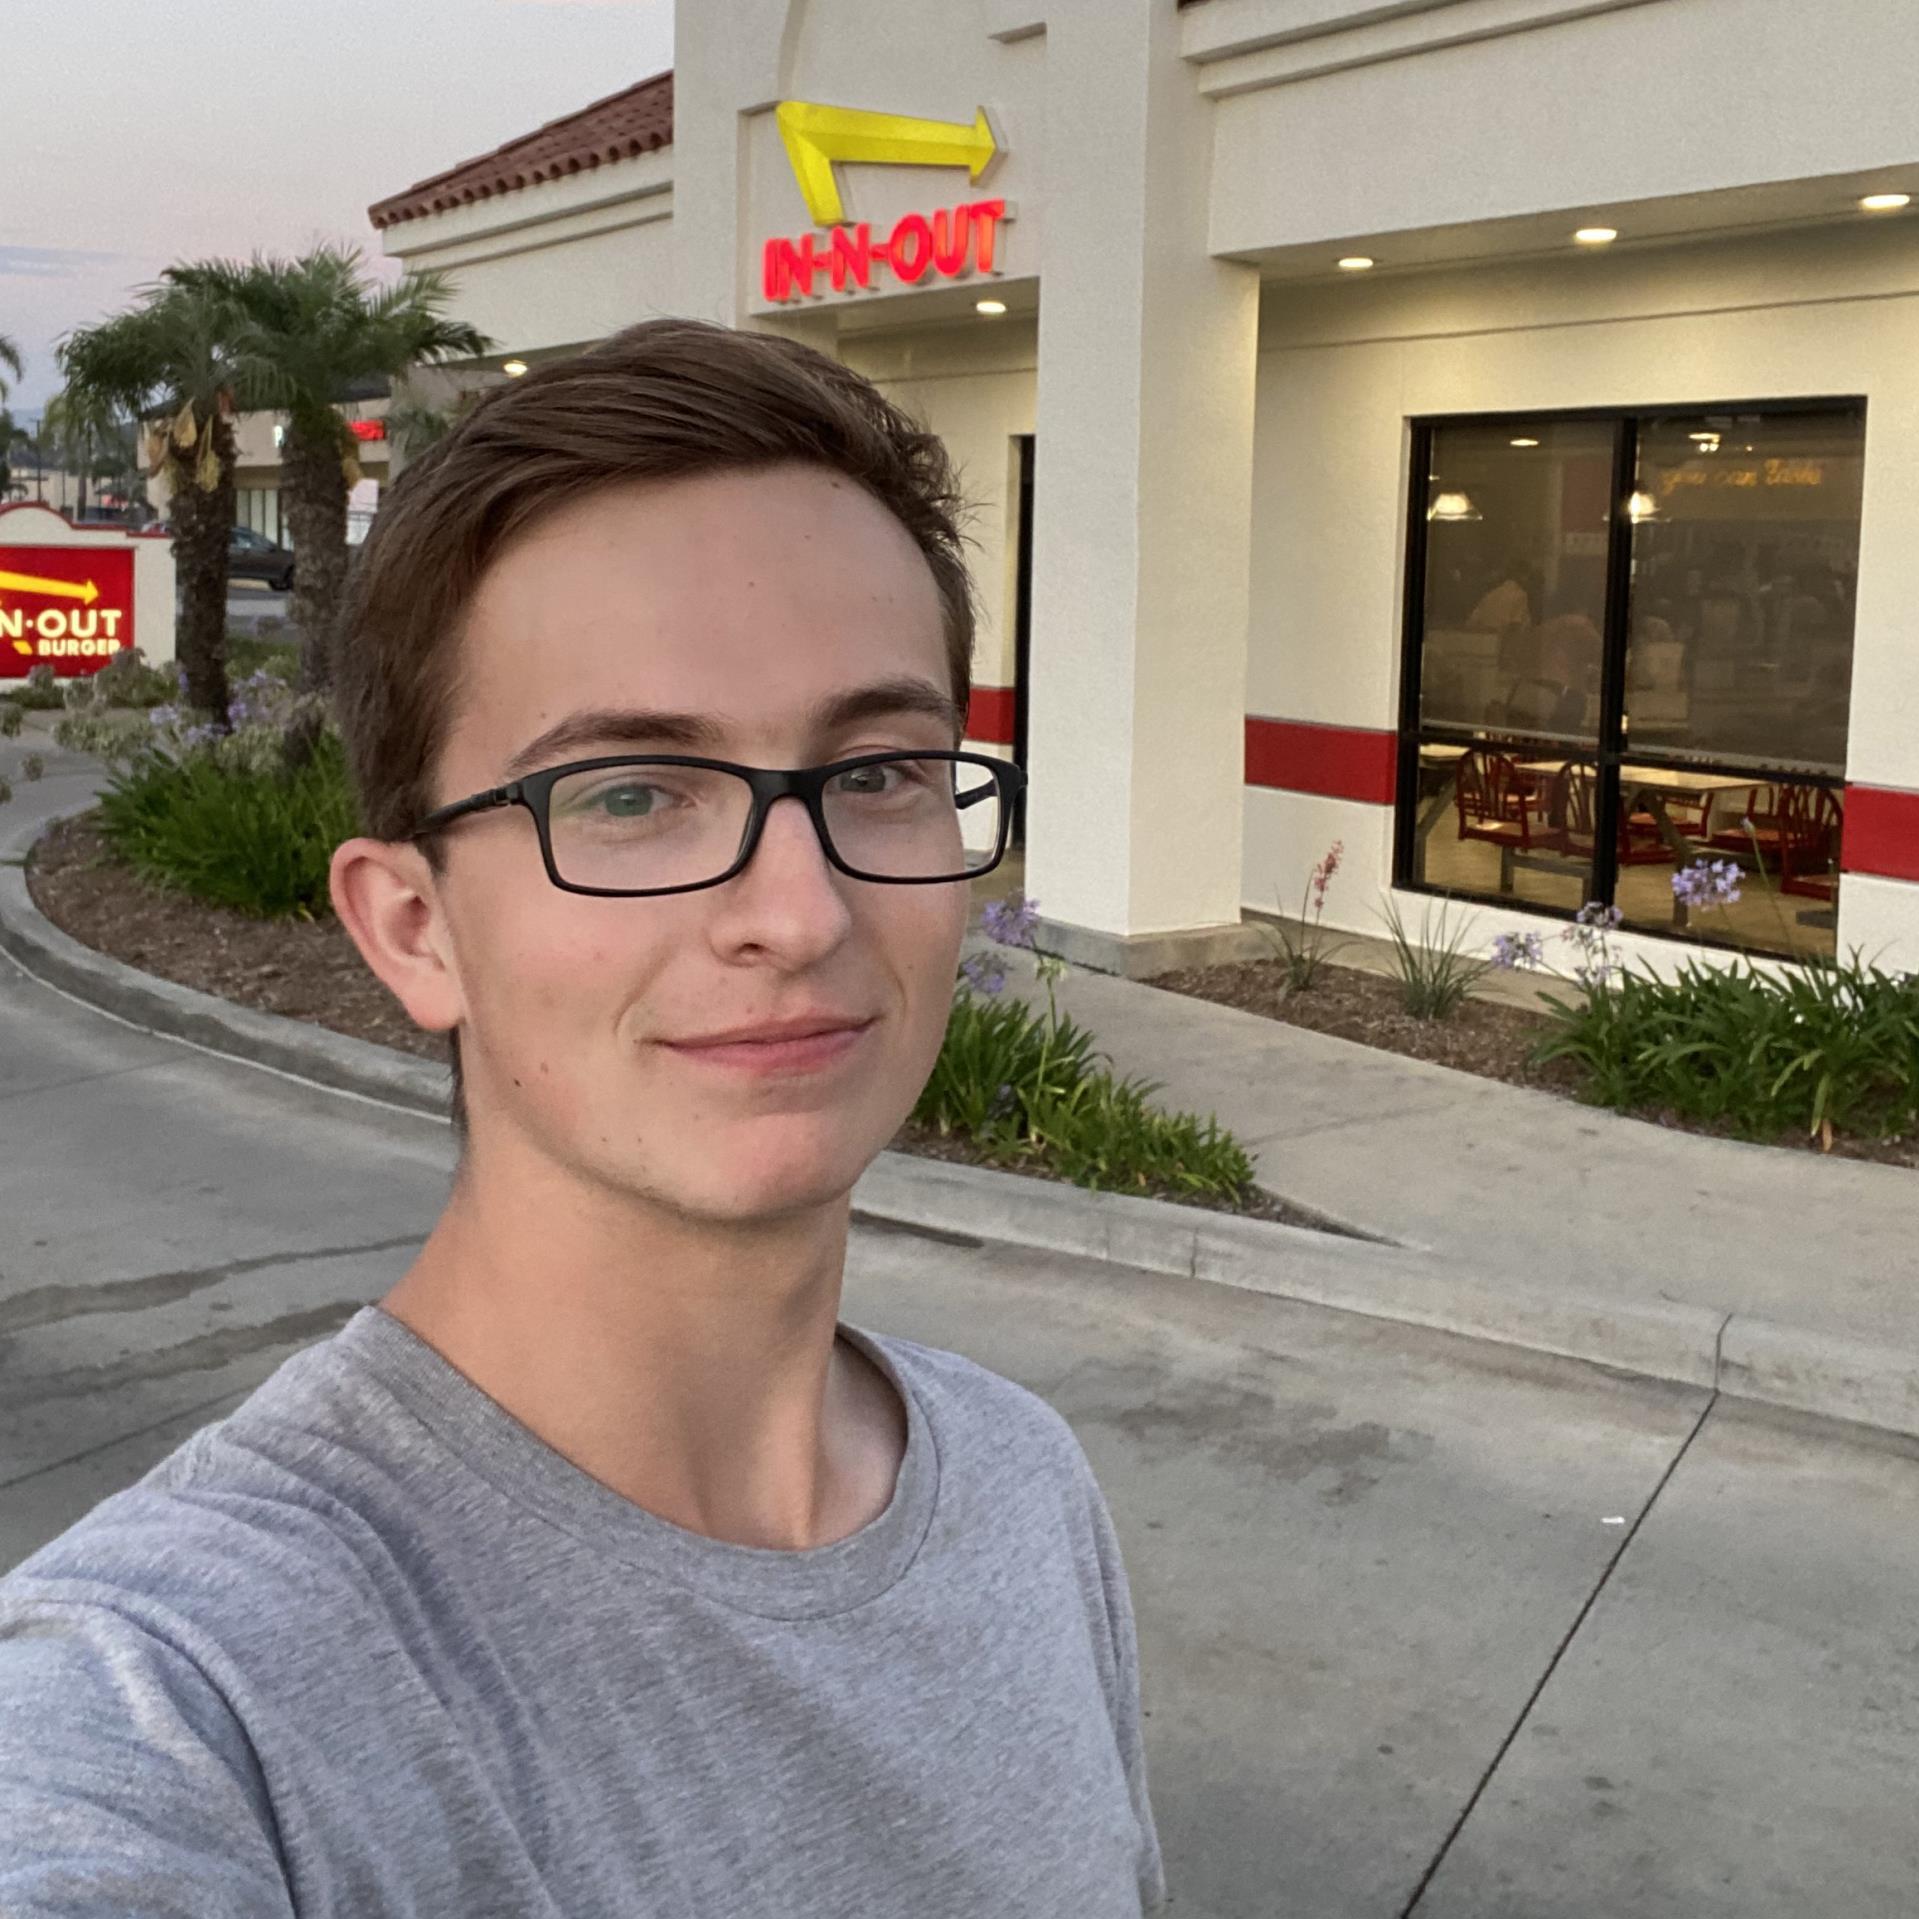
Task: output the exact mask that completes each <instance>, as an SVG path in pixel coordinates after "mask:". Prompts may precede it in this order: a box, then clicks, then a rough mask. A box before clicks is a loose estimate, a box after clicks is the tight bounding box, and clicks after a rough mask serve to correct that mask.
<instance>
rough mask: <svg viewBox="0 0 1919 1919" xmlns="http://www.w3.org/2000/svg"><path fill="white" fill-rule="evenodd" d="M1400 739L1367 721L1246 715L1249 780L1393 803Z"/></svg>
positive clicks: (1379, 803)
mask: <svg viewBox="0 0 1919 1919" xmlns="http://www.w3.org/2000/svg"><path fill="white" fill-rule="evenodd" d="M1398 759H1399V741H1398V736H1397V735H1395V734H1392V733H1380V732H1376V731H1375V730H1374V729H1372V728H1371V727H1364V726H1314V725H1311V724H1310V723H1308V722H1307V721H1304V720H1268V719H1262V718H1260V717H1259V716H1258V715H1257V714H1253V713H1249V714H1248V715H1247V716H1246V783H1247V785H1249V786H1277V787H1282V788H1284V789H1285V790H1286V791H1287V792H1289V793H1320V794H1324V795H1325V796H1326V797H1327V798H1329V799H1335V800H1365V801H1367V802H1368V803H1369V804H1371V805H1373V806H1390V805H1391V804H1392V803H1393V789H1394V787H1395V786H1396V784H1397V782H1398Z"/></svg>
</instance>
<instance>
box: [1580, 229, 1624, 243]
mask: <svg viewBox="0 0 1919 1919" xmlns="http://www.w3.org/2000/svg"><path fill="white" fill-rule="evenodd" d="M1573 238H1574V239H1575V240H1576V241H1578V243H1579V244H1580V245H1581V246H1582V247H1609V246H1611V245H1612V243H1613V242H1614V241H1615V240H1616V239H1618V238H1619V229H1618V228H1617V227H1581V228H1580V229H1579V231H1578V232H1577V233H1575V234H1574V235H1573Z"/></svg>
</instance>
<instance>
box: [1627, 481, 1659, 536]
mask: <svg viewBox="0 0 1919 1919" xmlns="http://www.w3.org/2000/svg"><path fill="white" fill-rule="evenodd" d="M1626 518H1627V519H1629V520H1630V521H1631V522H1632V523H1633V525H1634V526H1642V525H1644V524H1645V522H1646V521H1648V520H1656V519H1658V518H1659V502H1658V501H1657V500H1655V499H1654V498H1653V496H1652V495H1651V494H1650V493H1648V492H1647V491H1646V490H1645V488H1644V487H1639V488H1636V489H1635V490H1634V492H1633V494H1632V496H1631V497H1630V498H1629V499H1628V500H1627V501H1626Z"/></svg>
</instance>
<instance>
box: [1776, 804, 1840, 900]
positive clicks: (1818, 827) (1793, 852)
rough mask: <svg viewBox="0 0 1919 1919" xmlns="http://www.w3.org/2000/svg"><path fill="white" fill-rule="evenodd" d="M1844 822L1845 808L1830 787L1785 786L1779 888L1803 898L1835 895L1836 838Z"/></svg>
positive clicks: (1836, 886)
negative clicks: (1842, 807)
mask: <svg viewBox="0 0 1919 1919" xmlns="http://www.w3.org/2000/svg"><path fill="white" fill-rule="evenodd" d="M1753 823H1754V825H1757V824H1758V822H1757V821H1756V820H1755V821H1754V822H1753ZM1844 826H1845V815H1844V812H1843V810H1842V809H1841V807H1840V804H1839V800H1838V798H1837V796H1836V795H1835V794H1834V793H1833V792H1832V790H1831V789H1830V788H1829V787H1824V786H1788V787H1786V788H1784V789H1783V790H1782V791H1781V793H1780V795H1779V890H1780V892H1782V893H1796V894H1798V895H1799V896H1800V897H1801V898H1803V899H1814V900H1832V899H1837V898H1838V896H1839V872H1838V867H1839V838H1840V834H1841V832H1842V831H1843V830H1844Z"/></svg>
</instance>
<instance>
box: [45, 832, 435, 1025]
mask: <svg viewBox="0 0 1919 1919" xmlns="http://www.w3.org/2000/svg"><path fill="white" fill-rule="evenodd" d="M27 891H28V893H29V894H31V895H32V898H33V903H34V904H35V905H36V906H37V907H39V909H40V910H41V912H43V913H44V914H45V915H46V916H47V918H48V919H50V920H51V921H52V922H53V923H54V925H55V926H57V927H59V929H60V930H61V931H62V932H63V933H67V934H70V935H71V936H72V937H73V938H74V939H77V940H78V941H79V942H80V944H81V945H82V946H91V947H93V948H94V949H95V950H96V951H97V952H101V953H107V954H111V955H112V957H113V958H115V959H117V960H124V961H125V962H126V963H127V964H128V965H129V966H137V967H138V968H139V969H140V970H141V971H142V972H143V973H156V974H158V975H159V977H160V978H161V979H168V980H172V981H174V983H175V984H176V985H180V986H192V987H197V988H198V989H199V990H200V991H201V992H203V993H212V994H214V995H216V996H217V997H219V998H220V999H230V1000H234V1001H237V1002H238V1003H239V1004H240V1005H242V1006H254V1007H258V1008H259V1010H260V1011H261V1012H263V1013H281V1014H284V1015H285V1016H286V1017H287V1018H289V1019H304V1020H310V1021H312V1022H313V1024H314V1025H316V1026H324V1027H327V1028H329V1029H330V1030H331V1031H333V1032H336V1033H346V1034H349V1035H350V1036H351V1037H352V1038H354V1039H370V1040H372V1041H374V1042H375V1043H376V1044H378V1045H381V1046H394V1047H398V1048H399V1049H400V1050H401V1051H402V1052H406V1053H414V1054H418V1055H419V1056H420V1057H422V1058H425V1059H433V1060H444V1059H445V1058H446V1043H445V1041H444V1040H442V1039H441V1038H440V1037H439V1035H438V1034H435V1033H423V1032H421V1030H420V1029H419V1028H418V1027H417V1026H415V1025H414V1024H413V1022H412V1021H411V1020H410V1019H409V1018H408V1017H407V1015H406V1012H405V1010H404V1009H403V1008H402V1007H401V1005H400V1002H399V1001H398V1000H396V999H395V998H394V997H393V995H392V994H391V993H389V992H388V991H387V990H386V988H385V987H384V986H382V985H381V984H380V982H379V981H378V980H377V979H375V978H374V977H373V975H372V974H371V973H369V972H368V971H367V967H366V962H365V961H364V960H363V959H361V957H360V955H359V952H358V950H357V949H356V948H355V946H354V944H353V942H352V941H351V940H350V939H349V938H348V937H347V933H346V929H345V927H343V926H342V925H341V924H340V923H339V921H338V920H335V919H332V918H328V919H324V920H260V919H253V918H250V917H249V916H248V915H247V914H245V913H236V912H234V911H232V910H231V909H230V908H227V907H222V906H206V905H202V904H201V903H200V902H199V901H198V900H194V899H191V898H189V897H188V896H186V895H185V894H182V893H174V892H169V891H167V890H166V889H165V888H163V887H160V886H156V885H154V884H153V883H152V882H151V881H149V880H145V879H142V878H141V877H140V876H139V875H138V874H137V873H134V872H132V871H130V870H129V869H128V868H127V867H124V866H122V865H120V864H118V863H117V862H116V861H115V860H114V859H113V858H112V857H111V856H110V855H109V853H108V851H107V848H106V844H105V842H104V841H103V840H102V839H101V837H100V835H99V833H98V832H97V831H96V830H95V828H94V827H93V826H92V825H91V824H90V822H89V819H88V816H87V815H85V814H82V815H81V816H80V817H79V818H78V819H73V820H63V821H61V822H59V823H58V824H57V825H55V826H53V827H51V828H49V829H48V831H47V832H46V833H44V834H43V835H42V836H41V837H40V839H39V841H38V842H37V843H36V844H35V846H34V849H33V852H32V854H31V855H30V857H29V858H28V861H27Z"/></svg>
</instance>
